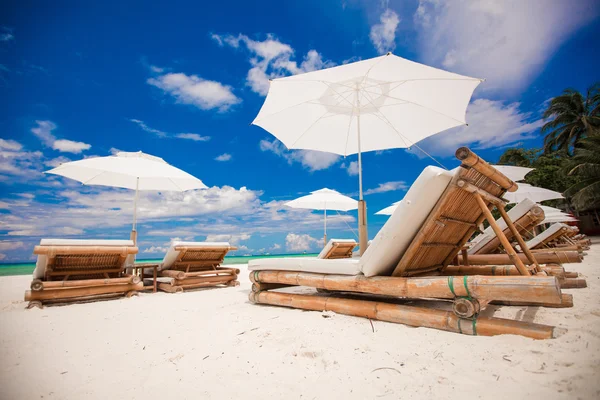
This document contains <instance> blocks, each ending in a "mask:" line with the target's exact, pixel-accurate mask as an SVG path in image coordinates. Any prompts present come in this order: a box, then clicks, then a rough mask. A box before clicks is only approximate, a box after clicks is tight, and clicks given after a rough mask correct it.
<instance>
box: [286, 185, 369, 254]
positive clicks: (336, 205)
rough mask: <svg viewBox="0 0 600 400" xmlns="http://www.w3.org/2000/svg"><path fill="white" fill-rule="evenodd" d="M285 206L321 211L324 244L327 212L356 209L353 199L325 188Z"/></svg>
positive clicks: (356, 203)
mask: <svg viewBox="0 0 600 400" xmlns="http://www.w3.org/2000/svg"><path fill="white" fill-rule="evenodd" d="M285 205H286V206H288V207H292V208H303V209H309V210H323V229H324V236H323V241H324V244H327V210H337V211H350V210H356V209H357V208H358V202H357V201H356V200H354V199H353V198H351V197H348V196H344V195H343V194H341V193H340V192H337V191H335V190H331V189H327V188H323V189H320V190H315V191H314V192H311V194H309V195H307V196H302V197H299V198H297V199H295V200H292V201H288V202H287V203H285Z"/></svg>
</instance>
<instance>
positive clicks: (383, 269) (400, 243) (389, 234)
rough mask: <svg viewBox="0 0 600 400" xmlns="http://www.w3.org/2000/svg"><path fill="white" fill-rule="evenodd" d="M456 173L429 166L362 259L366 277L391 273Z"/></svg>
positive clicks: (361, 262)
mask: <svg viewBox="0 0 600 400" xmlns="http://www.w3.org/2000/svg"><path fill="white" fill-rule="evenodd" d="M453 175H454V174H453V173H452V172H450V171H446V170H444V169H441V168H438V167H433V166H429V167H426V168H425V169H424V170H423V172H421V174H420V175H419V177H418V178H417V179H416V180H415V182H414V183H413V184H412V186H411V187H410V189H409V190H408V192H407V193H406V195H405V196H404V199H403V200H402V201H401V202H400V203H399V204H398V206H397V207H396V209H395V210H394V212H393V213H392V215H391V216H390V218H389V219H388V220H387V222H386V223H385V225H383V227H382V228H381V229H380V230H379V232H378V233H377V235H376V236H375V238H374V239H373V240H372V242H371V245H370V246H369V247H368V248H367V250H366V251H365V252H364V254H363V255H362V256H361V258H360V264H361V271H362V273H363V274H364V275H366V276H376V275H389V274H391V272H392V271H393V269H394V268H395V267H396V265H397V264H398V262H399V261H400V259H401V258H402V256H403V254H404V252H405V250H406V249H407V248H408V246H409V245H410V244H411V242H412V241H413V238H414V237H415V235H416V234H417V232H418V231H419V229H420V228H421V226H422V225H423V223H424V222H425V220H426V219H427V217H428V216H429V214H430V213H431V211H432V210H433V208H434V207H435V205H436V204H437V202H438V200H439V199H440V197H441V196H442V194H443V193H444V191H445V190H446V188H447V187H448V185H449V183H450V181H451V180H452V177H453Z"/></svg>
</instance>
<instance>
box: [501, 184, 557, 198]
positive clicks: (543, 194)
mask: <svg viewBox="0 0 600 400" xmlns="http://www.w3.org/2000/svg"><path fill="white" fill-rule="evenodd" d="M518 185H519V188H518V189H517V190H516V191H515V192H506V193H505V194H504V198H505V199H506V200H508V201H509V203H519V202H521V201H523V200H525V199H530V200H533V201H535V202H536V203H539V202H540V201H545V200H555V199H564V196H563V195H562V194H560V193H558V192H555V191H553V190H550V189H544V188H541V187H536V186H531V185H528V184H526V183H519V184H518Z"/></svg>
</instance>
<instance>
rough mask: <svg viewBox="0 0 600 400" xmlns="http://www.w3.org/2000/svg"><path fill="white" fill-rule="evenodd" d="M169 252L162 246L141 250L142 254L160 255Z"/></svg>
mask: <svg viewBox="0 0 600 400" xmlns="http://www.w3.org/2000/svg"><path fill="white" fill-rule="evenodd" d="M167 250H169V248H168V247H164V246H150V247H147V248H145V249H144V250H142V253H161V254H164V253H166V252H167Z"/></svg>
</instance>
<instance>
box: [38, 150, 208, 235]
mask: <svg viewBox="0 0 600 400" xmlns="http://www.w3.org/2000/svg"><path fill="white" fill-rule="evenodd" d="M46 173H48V174H55V175H60V176H64V177H66V178H70V179H74V180H76V181H79V182H81V183H83V184H84V185H100V186H111V187H119V188H125V189H132V190H135V199H134V208H133V227H132V232H135V231H136V223H137V201H138V192H139V191H140V190H157V191H158V190H160V191H176V192H184V191H187V190H192V189H205V188H206V187H207V186H206V185H205V184H204V183H202V181H201V180H200V179H198V178H196V177H194V176H192V175H190V174H188V173H187V172H184V171H182V170H180V169H179V168H175V167H174V166H172V165H169V164H167V162H166V161H165V160H163V159H162V158H160V157H155V156H152V155H149V154H145V153H142V152H141V151H138V152H133V153H129V152H120V153H117V154H116V155H115V156H108V157H94V158H85V159H83V160H78V161H71V162H67V163H64V164H61V165H60V166H58V167H56V168H54V169H51V170H50V171H46ZM132 236H133V237H134V240H135V234H134V235H132Z"/></svg>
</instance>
